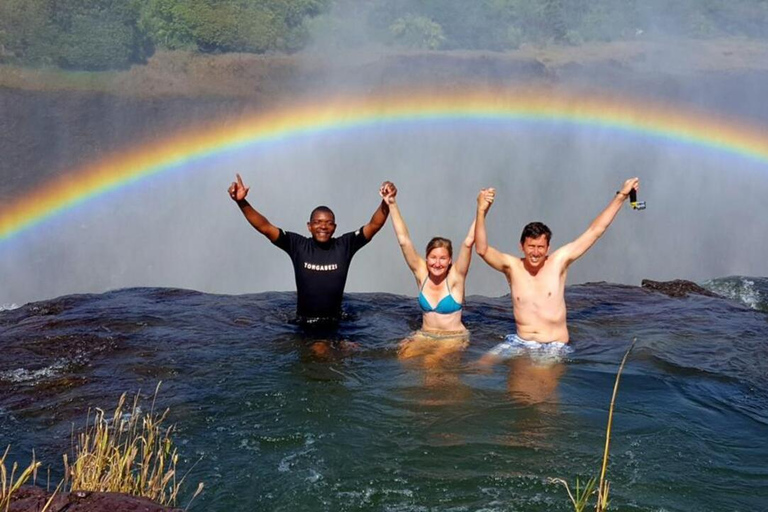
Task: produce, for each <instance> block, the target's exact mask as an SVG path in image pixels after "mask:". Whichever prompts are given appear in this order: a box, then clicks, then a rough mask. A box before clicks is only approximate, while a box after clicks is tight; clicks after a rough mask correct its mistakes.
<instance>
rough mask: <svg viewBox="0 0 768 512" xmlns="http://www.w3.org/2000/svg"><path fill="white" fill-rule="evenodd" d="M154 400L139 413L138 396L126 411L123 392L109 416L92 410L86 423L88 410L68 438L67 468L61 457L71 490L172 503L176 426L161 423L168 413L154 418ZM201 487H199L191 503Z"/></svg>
mask: <svg viewBox="0 0 768 512" xmlns="http://www.w3.org/2000/svg"><path fill="white" fill-rule="evenodd" d="M159 387H160V385H159V384H158V389H159ZM158 389H156V390H155V398H156V397H157V390H158ZM154 402H155V400H154V399H153V401H152V407H151V408H150V410H149V412H147V413H142V411H141V408H140V407H139V395H138V394H137V395H136V397H135V398H134V400H133V404H132V406H131V408H130V410H127V408H126V395H125V394H123V395H122V396H121V397H120V400H119V402H118V405H117V408H116V409H115V410H114V412H113V413H112V415H111V416H108V415H107V413H106V412H105V411H103V410H101V409H96V412H95V415H94V417H93V422H92V423H91V421H90V412H89V415H88V419H87V420H86V424H87V426H86V429H85V431H84V432H82V433H80V434H78V435H77V436H75V435H74V434H73V444H74V447H73V448H74V449H73V460H74V462H73V463H72V464H71V465H70V464H69V461H68V458H67V456H66V455H64V467H65V475H66V476H65V478H66V485H67V487H68V488H69V489H70V490H73V491H74V490H77V491H97V492H119V493H125V494H131V495H134V496H142V497H145V498H149V499H151V500H153V501H155V502H156V503H159V504H161V505H165V506H174V505H176V502H177V499H178V493H179V489H180V487H181V485H182V483H183V481H184V477H181V478H179V475H178V472H177V469H176V464H177V462H178V459H179V455H178V451H177V449H176V448H175V447H174V445H173V441H172V440H171V435H172V434H173V432H174V430H175V427H174V426H173V425H171V426H168V427H166V426H165V425H164V422H165V420H166V418H167V415H168V410H167V409H166V410H165V412H163V413H162V414H155V412H154ZM202 487H203V484H202V483H201V484H200V485H199V486H198V489H197V491H196V492H195V495H194V496H193V499H194V497H195V496H197V495H198V494H199V493H200V492H201V491H202Z"/></svg>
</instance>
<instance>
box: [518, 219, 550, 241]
mask: <svg viewBox="0 0 768 512" xmlns="http://www.w3.org/2000/svg"><path fill="white" fill-rule="evenodd" d="M541 235H544V236H546V237H547V245H549V241H550V240H552V231H550V229H549V228H548V227H547V226H546V224H543V223H541V222H531V223H529V224H527V225H526V226H525V227H524V228H523V234H522V235H520V243H521V244H524V243H525V239H526V238H539V237H540V236H541Z"/></svg>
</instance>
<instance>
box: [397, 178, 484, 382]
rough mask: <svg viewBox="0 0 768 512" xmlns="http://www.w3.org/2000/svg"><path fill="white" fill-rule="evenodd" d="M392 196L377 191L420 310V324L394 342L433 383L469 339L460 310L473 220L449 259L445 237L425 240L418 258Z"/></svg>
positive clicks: (447, 374) (445, 373)
mask: <svg viewBox="0 0 768 512" xmlns="http://www.w3.org/2000/svg"><path fill="white" fill-rule="evenodd" d="M396 196H397V190H394V189H390V190H389V191H384V192H383V193H382V197H383V198H384V201H385V202H386V203H387V205H388V206H389V210H390V212H391V215H392V226H393V227H394V229H395V235H396V236H397V242H398V244H400V249H401V250H402V252H403V257H404V258H405V262H406V264H407V265H408V268H409V269H410V270H411V272H413V276H414V278H415V279H416V285H417V286H418V287H419V298H418V301H419V307H421V311H422V324H421V329H419V330H418V331H416V332H415V333H413V334H412V335H411V336H409V337H408V338H407V339H405V340H403V341H402V342H401V343H400V347H399V350H398V355H399V358H400V359H401V360H408V359H418V360H419V361H420V363H421V364H422V365H423V366H424V368H425V369H426V370H428V375H427V377H428V379H430V380H431V381H432V382H434V383H435V384H439V383H444V381H445V379H449V380H451V379H452V377H451V376H450V375H451V372H450V371H449V370H448V368H447V367H448V366H450V365H452V364H455V363H458V355H459V353H460V352H461V351H462V350H464V349H465V348H466V347H467V345H468V344H469V331H467V329H466V327H464V324H463V323H462V321H461V311H462V308H463V302H464V285H465V282H466V278H467V272H468V271H469V265H470V262H471V260H472V246H473V245H474V239H475V227H474V223H473V224H472V226H471V227H470V229H469V232H468V233H467V236H466V238H465V239H464V242H463V243H462V244H461V249H460V250H459V255H458V257H457V258H456V260H455V261H454V259H453V247H452V244H451V241H450V240H448V239H446V238H441V237H435V238H433V239H432V240H430V241H429V243H428V244H427V250H426V259H425V258H422V257H421V256H420V255H419V254H418V253H417V252H416V249H415V248H414V246H413V241H412V240H411V236H410V234H409V233H408V227H407V226H406V224H405V221H404V220H403V217H402V215H401V213H400V208H399V207H398V205H397V200H396ZM443 370H445V371H443ZM455 380H457V379H455Z"/></svg>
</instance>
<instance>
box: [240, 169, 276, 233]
mask: <svg viewBox="0 0 768 512" xmlns="http://www.w3.org/2000/svg"><path fill="white" fill-rule="evenodd" d="M236 176H237V181H233V182H232V184H231V185H230V186H229V190H228V191H229V197H231V198H232V200H233V201H235V202H236V203H237V206H239V207H240V211H241V212H243V215H244V216H245V218H246V220H247V221H248V222H249V223H250V224H251V226H253V227H254V228H255V229H256V231H258V232H259V233H261V234H262V235H264V236H265V237H267V238H268V239H269V241H270V242H274V241H276V240H277V238H278V237H279V236H280V229H278V228H277V227H275V226H274V225H272V223H271V222H269V220H267V218H266V217H265V216H263V215H262V214H260V213H259V212H258V211H256V209H255V208H254V207H253V206H251V204H250V203H249V202H248V201H246V200H245V197H246V196H247V195H248V191H249V190H251V188H250V187H246V186H245V185H244V184H243V179H242V178H241V177H240V175H239V174H237V175H236Z"/></svg>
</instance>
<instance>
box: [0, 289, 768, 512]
mask: <svg viewBox="0 0 768 512" xmlns="http://www.w3.org/2000/svg"><path fill="white" fill-rule="evenodd" d="M705 286H707V287H708V288H710V289H711V290H714V291H716V292H718V293H721V294H722V295H725V296H727V298H724V299H720V298H710V297H703V296H689V297H688V298H684V299H672V298H669V297H667V296H665V295H662V294H660V293H657V292H651V291H648V290H644V289H641V288H637V287H630V286H620V285H611V284H605V283H598V284H586V285H578V286H571V287H569V288H568V290H567V301H568V305H569V324H570V328H571V337H572V340H573V343H572V346H573V352H572V353H570V354H568V356H567V359H566V360H564V361H561V362H559V363H556V364H553V365H548V366H542V365H539V364H536V363H535V362H533V361H531V360H529V359H527V358H520V359H516V360H514V361H511V362H510V363H509V364H502V365H498V366H496V367H494V368H491V369H489V370H482V369H480V368H477V367H476V366H475V364H474V363H475V361H476V360H477V359H478V358H479V357H480V356H481V355H482V354H483V353H484V352H485V351H487V350H488V349H490V348H491V347H492V346H494V345H495V344H496V343H498V342H499V341H500V340H501V339H502V338H503V336H504V335H505V334H507V333H510V332H513V330H514V326H513V324H512V321H511V311H510V305H509V298H508V297H501V298H486V297H469V298H468V299H467V309H466V315H465V323H466V325H467V327H468V328H469V329H470V331H471V332H472V339H471V345H470V348H469V349H468V350H467V351H466V352H465V353H464V354H462V355H461V357H460V358H458V359H457V360H455V361H448V362H445V363H444V364H442V365H440V366H437V367H426V366H424V365H423V364H420V363H419V362H418V361H409V362H406V363H404V362H401V361H399V360H398V358H397V350H396V347H397V343H398V341H399V340H400V339H402V338H403V337H405V336H406V335H407V334H408V333H409V332H411V331H413V330H414V329H416V328H417V327H418V326H419V319H420V314H419V311H418V308H417V305H416V301H415V299H413V298H410V297H408V298H406V297H401V296H396V295H389V294H353V295H350V296H348V297H347V301H346V305H347V309H348V311H349V312H350V313H351V315H352V318H351V319H350V320H349V321H348V322H347V323H346V324H345V325H344V326H343V327H342V328H341V329H340V331H339V334H338V336H339V338H341V339H343V340H346V341H348V342H350V343H349V344H348V345H356V347H354V346H352V347H350V348H347V349H343V350H342V349H339V350H337V351H336V352H332V353H330V354H328V355H326V356H318V355H315V354H314V353H313V352H312V351H311V350H310V348H309V341H310V340H309V339H308V336H307V335H306V334H304V333H302V332H301V331H300V329H299V328H298V327H297V326H295V325H294V324H292V323H291V322H290V321H289V320H290V318H291V315H292V312H293V307H294V306H293V305H294V295H293V294H290V293H261V294H255V295H243V296H222V295H210V294H203V293H198V292H194V291H187V290H176V289H159V288H140V289H127V290H119V291H115V292H110V293H106V294H100V295H77V296H67V297H62V298H59V299H55V300H52V301H47V302H38V303H32V304H27V305H25V306H22V307H16V306H11V305H8V306H4V307H3V308H2V309H4V310H0V350H2V357H1V358H0V445H2V446H3V447H4V446H5V445H6V444H8V443H12V449H11V450H12V451H11V459H13V460H18V461H20V462H23V461H25V460H28V459H29V454H30V453H31V450H32V449H33V448H34V449H35V450H36V453H37V456H38V458H39V459H42V460H43V461H44V462H45V463H46V464H47V465H50V466H51V468H52V475H53V478H59V477H60V476H61V467H62V464H61V454H62V453H64V452H66V451H67V450H68V449H69V446H70V432H71V429H72V423H73V422H74V423H75V424H76V425H77V426H78V427H79V426H81V425H82V422H83V421H84V418H85V414H86V411H87V409H88V407H93V406H97V407H102V408H105V409H111V408H113V407H114V406H115V405H116V403H117V399H118V397H119V395H120V394H121V393H123V392H125V391H128V392H129V393H134V392H136V391H137V390H139V389H141V390H142V392H143V393H145V394H147V395H151V393H152V391H153V390H154V388H155V385H156V384H157V382H158V381H162V382H163V384H162V389H161V392H160V395H159V399H158V400H159V406H160V407H170V408H171V420H172V421H173V422H175V423H176V424H177V425H178V428H179V432H178V434H177V436H176V441H177V443H178V444H179V446H180V449H181V451H182V453H183V455H184V462H183V464H182V465H183V467H182V469H184V467H186V468H189V467H192V464H193V463H194V461H196V460H197V459H199V458H200V457H202V460H200V462H198V463H197V465H196V466H194V468H193V469H192V471H191V474H190V477H189V478H190V481H191V482H192V483H193V484H194V483H196V482H197V481H200V480H202V481H204V482H205V484H206V491H205V493H204V494H203V496H202V497H200V498H198V499H197V500H196V501H195V502H194V503H193V505H192V510H198V511H202V510H206V511H207V510H216V511H252V510H270V511H271V510H285V511H296V510H307V511H310V510H311V511H314V510H333V511H337V510H387V511H429V510H441V511H442V510H451V511H465V510H466V511H469V510H484V511H513V510H524V511H539V510H541V511H544V510H547V511H550V510H563V511H565V510H570V508H569V507H570V505H569V503H568V501H567V496H566V493H565V491H564V490H563V489H562V488H561V487H558V486H557V485H554V484H551V483H549V481H548V478H549V477H562V478H565V479H567V480H569V481H573V480H575V478H576V477H577V476H578V477H581V478H582V479H583V478H586V477H590V476H593V475H596V474H597V473H598V471H599V466H600V460H601V456H602V449H603V443H604V437H603V436H604V429H605V424H606V418H607V409H608V404H609V402H610V395H611V391H612V387H613V381H614V376H615V372H616V370H617V367H618V363H619V361H620V359H621V357H622V355H623V353H624V351H625V350H626V349H627V347H628V346H629V344H630V342H631V340H632V338H633V337H636V338H637V340H638V341H637V345H636V348H635V350H634V352H633V353H632V355H631V356H630V359H629V361H628V363H627V367H626V368H625V373H624V374H623V377H622V382H621V388H620V390H619V396H618V400H617V406H616V412H615V418H614V432H613V439H612V452H611V463H610V466H609V473H608V477H609V479H610V480H611V497H612V503H611V508H612V509H614V510H629V511H635V510H637V511H640V510H644V511H645V510H647V511H651V510H653V511H661V510H664V511H677V510H680V511H693V510H696V511H702V510H712V511H725V510H734V511H735V510H739V511H741V510H750V511H754V510H766V509H768V466H767V465H766V462H765V461H766V460H768V407H767V406H768V357H767V355H766V354H768V350H766V348H765V347H766V342H768V314H767V313H766V312H767V311H768V308H767V307H766V305H767V304H768V302H767V301H766V293H767V292H768V279H765V278H743V277H733V278H726V279H719V280H714V281H711V282H708V283H705ZM193 488H194V485H190V486H189V489H188V491H187V496H188V495H189V494H190V493H191V491H192V490H193ZM182 501H183V500H182ZM182 504H184V503H182Z"/></svg>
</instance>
